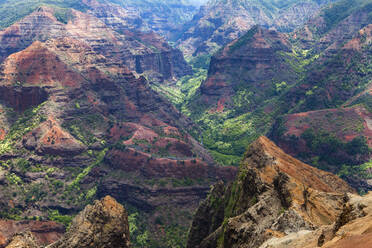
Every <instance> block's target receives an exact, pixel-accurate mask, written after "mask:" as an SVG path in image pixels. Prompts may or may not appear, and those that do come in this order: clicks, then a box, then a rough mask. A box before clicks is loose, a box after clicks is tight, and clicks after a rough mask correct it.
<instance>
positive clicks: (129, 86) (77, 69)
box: [0, 36, 235, 244]
mask: <svg viewBox="0 0 372 248" xmlns="http://www.w3.org/2000/svg"><path fill="white" fill-rule="evenodd" d="M72 37H74V36H72ZM72 37H65V38H57V39H49V40H48V41H46V42H40V41H36V42H34V43H32V45H31V46H29V47H28V48H26V49H25V50H22V51H20V52H17V53H14V54H12V55H10V56H9V57H8V58H7V59H5V61H4V63H3V64H2V66H1V70H2V76H1V81H0V88H1V89H2V91H1V92H2V93H3V92H4V94H2V96H1V113H0V120H1V130H2V133H3V134H4V135H3V136H2V139H1V141H0V161H1V182H2V183H1V185H0V187H1V188H2V190H1V192H2V193H1V194H2V197H1V199H2V200H1V206H2V213H1V216H2V217H5V218H9V217H13V218H15V217H16V218H26V216H28V217H30V216H36V215H37V216H42V217H43V218H52V217H51V216H52V215H51V212H50V210H53V211H57V216H60V215H62V216H65V215H66V217H63V218H68V216H70V215H73V214H75V213H76V212H77V211H79V210H81V209H82V208H83V207H84V206H85V205H86V204H87V203H89V202H91V201H92V200H93V199H96V198H97V197H102V196H104V195H107V194H108V193H110V194H112V195H114V196H115V197H117V198H118V199H119V200H120V201H121V202H122V203H125V204H127V205H129V206H132V209H133V212H138V211H140V212H141V217H140V218H138V220H137V221H138V224H137V225H140V226H139V229H138V231H137V234H134V235H135V236H137V235H144V234H145V233H149V232H151V233H152V234H153V235H151V237H149V236H147V238H146V240H147V241H146V242H150V241H148V240H149V239H151V240H153V241H151V242H155V241H154V240H158V241H159V240H163V239H165V238H167V239H170V240H172V239H174V240H177V242H179V243H180V244H182V242H183V239H184V238H185V237H182V236H181V235H182V232H181V231H180V230H184V229H186V228H187V225H188V223H189V221H190V220H188V219H187V216H188V215H190V214H188V215H186V216H185V217H184V218H178V217H172V219H166V216H168V212H167V209H169V208H176V209H177V211H174V215H175V216H180V212H181V211H183V212H184V213H190V212H191V211H192V210H193V209H194V208H196V206H197V204H198V202H199V201H200V199H202V198H203V197H204V196H205V194H206V192H207V190H208V188H209V186H208V185H209V184H210V183H211V182H213V181H215V180H217V179H218V178H220V179H225V180H229V179H232V178H233V176H234V175H235V170H234V169H233V168H217V167H214V166H212V164H213V160H212V159H211V158H210V156H209V155H208V153H207V152H206V151H205V150H204V149H203V147H202V146H201V145H200V144H198V143H197V142H196V141H195V140H194V139H193V138H192V137H191V136H190V135H188V133H187V130H188V129H189V128H191V127H192V126H193V125H194V124H193V123H192V122H191V121H190V120H189V119H187V118H185V117H184V116H182V115H181V114H180V113H179V112H178V111H177V110H176V109H175V108H174V107H173V106H171V104H170V103H168V102H167V101H166V100H164V99H163V98H161V97H160V96H159V95H158V94H157V93H155V92H154V91H152V90H151V89H150V88H149V86H148V83H147V81H146V80H145V79H144V78H143V77H139V78H136V77H135V76H134V75H133V74H132V73H131V72H130V70H129V69H128V68H126V67H124V66H123V65H121V64H118V63H117V62H116V60H115V58H113V59H109V58H107V57H105V56H104V55H102V54H99V53H97V52H95V51H94V50H95V49H94V47H92V46H91V45H90V43H89V40H88V42H86V41H85V40H84V39H75V38H72ZM77 37H78V38H80V37H81V36H77ZM83 37H84V36H83ZM12 96H14V97H12ZM9 202H11V204H10V203H9ZM9 204H10V205H9ZM176 206H177V207H176ZM137 215H138V214H137ZM158 218H160V219H162V220H163V219H164V221H163V222H162V226H163V228H164V229H165V230H177V232H178V233H176V234H174V235H173V236H171V237H165V234H163V233H162V232H160V231H159V229H157V228H156V225H157V224H156V222H155V220H156V219H158ZM146 229H147V230H148V231H147V232H145V230H146ZM147 235H148V234H147ZM158 241H157V242H158ZM163 242H164V241H163Z"/></svg>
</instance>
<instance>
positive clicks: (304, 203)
mask: <svg viewBox="0 0 372 248" xmlns="http://www.w3.org/2000/svg"><path fill="white" fill-rule="evenodd" d="M347 192H354V190H353V189H352V188H351V187H350V186H348V185H347V184H346V183H345V182H343V181H342V180H341V179H339V178H338V177H337V176H335V175H332V174H330V173H328V172H324V171H320V170H318V169H315V168H313V167H311V166H309V165H306V164H304V163H302V162H300V161H298V160H296V159H294V158H293V157H291V156H289V155H287V154H285V153H284V152H283V151H282V150H281V149H280V148H278V147H277V146H275V144H273V143H272V142H271V141H270V140H268V139H267V138H265V137H260V138H259V139H258V140H257V141H256V142H254V143H253V144H252V145H251V146H250V147H249V148H248V151H247V152H246V154H245V157H244V160H243V162H242V165H241V167H240V172H239V175H238V177H237V179H236V181H235V182H234V183H232V184H230V185H227V186H224V185H223V184H221V183H220V184H217V185H215V186H214V188H213V189H212V191H211V192H210V194H209V196H208V198H207V200H206V201H204V202H203V203H202V204H201V206H200V207H199V209H198V211H197V213H196V215H195V217H194V221H193V224H192V227H191V230H190V234H189V239H188V245H187V246H188V247H190V248H191V247H210V248H212V247H226V248H227V247H229V248H230V247H260V246H261V245H262V244H263V243H264V242H265V241H266V240H268V239H270V238H271V237H283V236H286V235H288V234H290V233H293V232H300V231H304V230H307V232H310V231H312V230H315V229H318V228H320V227H321V226H323V225H330V224H332V223H339V224H338V225H339V226H342V225H344V224H343V223H345V222H348V221H349V219H350V218H354V217H350V216H359V215H360V214H361V212H360V211H358V210H357V211H356V212H355V213H353V214H351V212H350V211H348V209H349V206H350V204H351V203H350V201H349V198H348V197H345V194H346V193H347ZM349 217H350V218H349ZM335 226H337V224H335ZM269 247H270V246H269Z"/></svg>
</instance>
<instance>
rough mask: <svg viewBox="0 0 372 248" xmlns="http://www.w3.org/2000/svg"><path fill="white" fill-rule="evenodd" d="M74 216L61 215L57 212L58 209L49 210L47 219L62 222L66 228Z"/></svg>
mask: <svg viewBox="0 0 372 248" xmlns="http://www.w3.org/2000/svg"><path fill="white" fill-rule="evenodd" d="M73 218H74V216H71V215H62V214H60V213H59V211H58V210H49V213H48V219H50V220H52V221H55V222H58V223H61V224H63V225H64V226H65V227H66V228H68V227H69V226H70V224H71V221H72V219H73Z"/></svg>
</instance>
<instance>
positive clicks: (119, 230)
mask: <svg viewBox="0 0 372 248" xmlns="http://www.w3.org/2000/svg"><path fill="white" fill-rule="evenodd" d="M129 235H130V234H129V224H128V214H127V212H126V210H125V209H124V207H123V206H122V205H120V204H119V203H118V202H116V200H115V199H114V198H112V197H110V196H106V197H104V198H103V199H102V200H100V201H95V202H94V204H93V205H88V206H86V207H85V209H84V210H83V211H82V212H81V213H79V214H78V215H77V216H76V217H75V218H74V220H73V221H72V223H71V227H70V228H69V230H68V232H67V233H66V234H65V236H64V237H63V238H62V239H60V240H59V241H57V242H56V243H53V244H51V245H49V246H47V247H48V248H63V247H64V248H73V247H76V248H78V247H81V248H83V247H86V248H88V247H97V248H98V247H102V248H110V247H123V248H129V247H130V239H129Z"/></svg>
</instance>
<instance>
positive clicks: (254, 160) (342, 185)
mask: <svg viewBox="0 0 372 248" xmlns="http://www.w3.org/2000/svg"><path fill="white" fill-rule="evenodd" d="M243 166H248V167H253V168H256V169H258V171H259V172H260V175H261V178H262V179H263V180H264V181H265V182H267V183H270V184H271V183H273V182H274V179H275V177H276V176H277V175H278V174H279V172H281V173H285V174H287V175H288V176H289V177H290V178H291V179H292V180H293V182H295V183H296V184H297V185H301V186H302V187H310V188H313V189H315V190H320V191H324V192H354V190H353V189H352V188H351V187H350V186H349V185H348V184H347V183H346V182H344V181H343V180H341V179H340V178H339V177H337V176H335V175H333V174H331V173H328V172H325V171H322V170H319V169H317V168H314V167H312V166H310V165H307V164H305V163H303V162H301V161H299V160H297V159H295V158H293V157H292V156H290V155H288V154H286V153H285V152H284V151H283V150H282V149H280V148H279V147H278V146H276V145H275V144H274V143H273V142H272V141H271V140H269V139H268V138H266V137H264V136H261V137H260V138H258V139H257V140H256V141H255V142H253V143H252V144H251V146H250V147H249V148H248V150H247V152H246V154H245V156H244V159H243Z"/></svg>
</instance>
